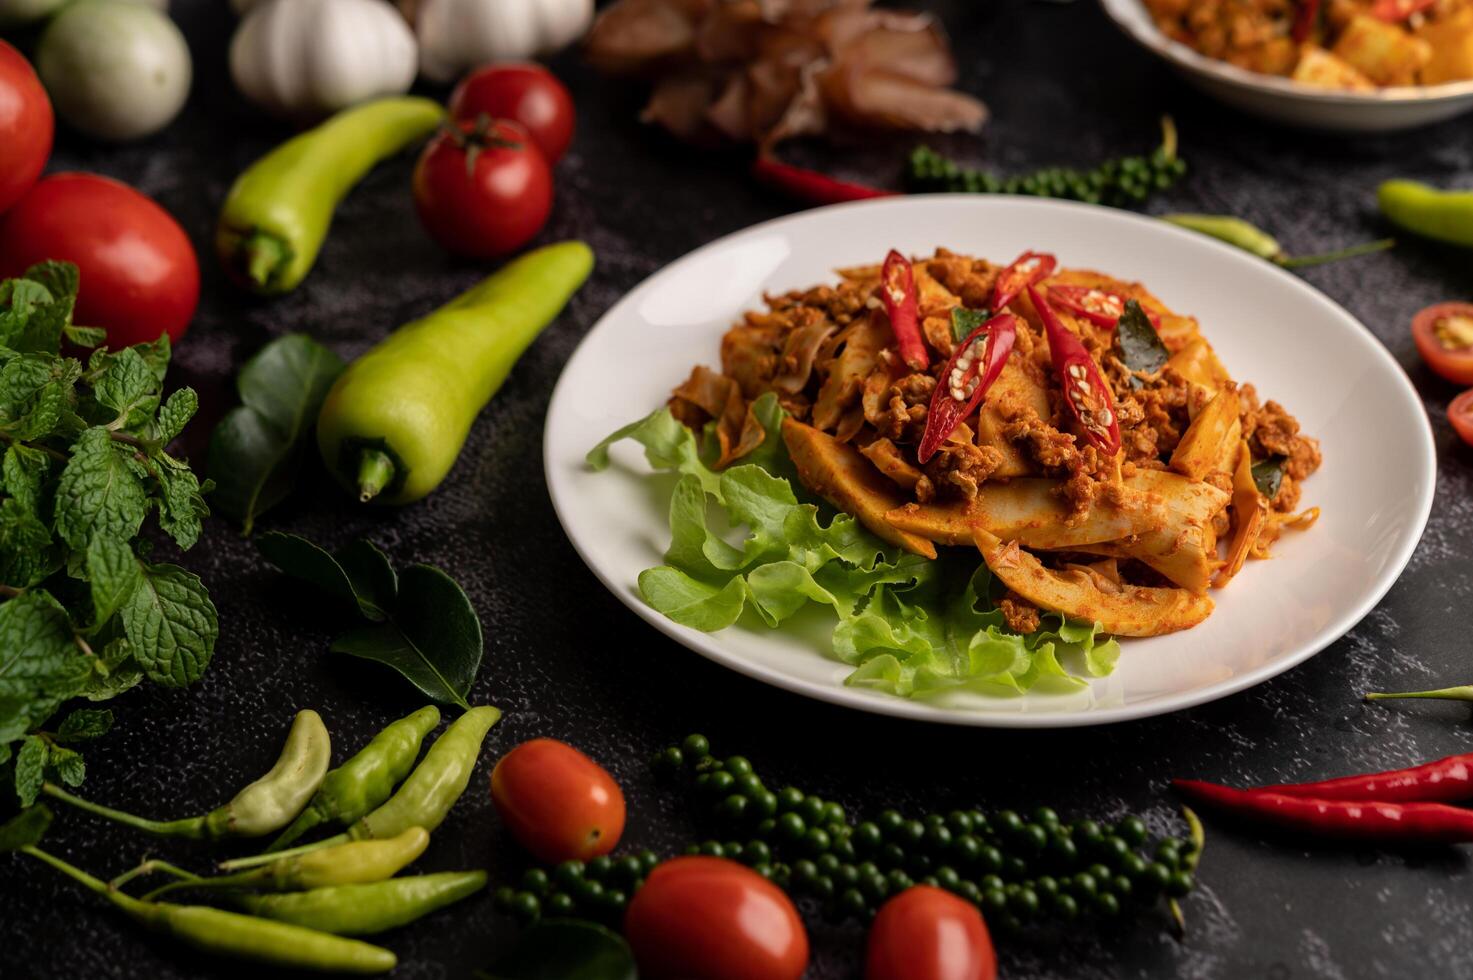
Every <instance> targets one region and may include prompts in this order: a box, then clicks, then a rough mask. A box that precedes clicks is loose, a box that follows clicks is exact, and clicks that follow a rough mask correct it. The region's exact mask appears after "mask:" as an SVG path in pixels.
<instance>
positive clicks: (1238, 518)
mask: <svg viewBox="0 0 1473 980" xmlns="http://www.w3.org/2000/svg"><path fill="white" fill-rule="evenodd" d="M1238 445H1239V446H1240V447H1241V448H1240V449H1239V450H1238V468H1237V469H1236V470H1234V471H1233V537H1232V543H1231V544H1230V545H1229V546H1228V557H1227V562H1226V563H1224V564H1223V566H1222V570H1221V571H1219V572H1218V573H1217V578H1216V580H1215V581H1213V583H1212V584H1213V585H1215V586H1217V587H1218V588H1219V589H1221V588H1224V587H1225V586H1226V585H1227V584H1228V583H1229V582H1231V581H1232V580H1233V576H1234V575H1237V574H1238V573H1239V572H1240V571H1242V570H1243V563H1244V562H1246V561H1247V560H1248V553H1249V552H1250V551H1252V550H1253V546H1254V545H1255V544H1257V543H1258V535H1259V534H1260V533H1261V532H1262V531H1263V524H1264V521H1265V520H1267V518H1268V505H1267V502H1266V501H1265V500H1264V499H1263V496H1262V494H1260V493H1259V492H1258V484H1256V483H1254V482H1253V455H1252V453H1250V452H1249V451H1248V443H1247V442H1239V444H1238Z"/></svg>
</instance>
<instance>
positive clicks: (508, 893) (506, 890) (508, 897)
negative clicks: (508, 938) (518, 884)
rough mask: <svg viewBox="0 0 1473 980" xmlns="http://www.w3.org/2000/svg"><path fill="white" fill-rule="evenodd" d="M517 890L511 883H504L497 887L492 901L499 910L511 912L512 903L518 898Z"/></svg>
mask: <svg viewBox="0 0 1473 980" xmlns="http://www.w3.org/2000/svg"><path fill="white" fill-rule="evenodd" d="M516 897H517V890H516V889H515V888H513V887H511V886H510V885H502V886H501V887H500V888H498V889H496V891H495V892H494V893H492V896H491V903H492V904H493V905H494V906H495V907H496V911H498V912H508V913H509V912H511V906H512V903H513V902H514V901H515V900H516Z"/></svg>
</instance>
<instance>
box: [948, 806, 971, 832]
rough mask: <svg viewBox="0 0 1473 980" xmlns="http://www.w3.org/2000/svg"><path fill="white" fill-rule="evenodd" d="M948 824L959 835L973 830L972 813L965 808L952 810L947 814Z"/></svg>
mask: <svg viewBox="0 0 1473 980" xmlns="http://www.w3.org/2000/svg"><path fill="white" fill-rule="evenodd" d="M946 825H947V826H948V827H950V828H951V832H952V833H953V834H955V835H957V836H961V835H963V834H970V833H971V832H972V815H971V814H970V813H967V812H966V811H964V810H952V811H951V812H950V813H948V814H947V815H946Z"/></svg>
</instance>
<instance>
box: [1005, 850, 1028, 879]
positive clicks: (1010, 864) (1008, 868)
mask: <svg viewBox="0 0 1473 980" xmlns="http://www.w3.org/2000/svg"><path fill="white" fill-rule="evenodd" d="M1002 876H1003V877H1004V878H1009V879H1012V880H1015V881H1016V880H1017V879H1019V878H1026V877H1028V862H1027V861H1024V860H1023V859H1022V858H1020V857H1018V856H1016V855H1013V854H1009V855H1008V856H1007V857H1005V858H1003V862H1002Z"/></svg>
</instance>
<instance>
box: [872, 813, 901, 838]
mask: <svg viewBox="0 0 1473 980" xmlns="http://www.w3.org/2000/svg"><path fill="white" fill-rule="evenodd" d="M875 823H876V824H877V825H878V826H879V828H880V833H882V834H884V835H885V836H886V837H892V838H893V837H897V836H899V834H900V831H901V828H902V827H904V826H905V818H904V817H902V816H901V815H900V813H899V811H897V810H886V811H885V812H883V813H881V814H880V815H879V816H878V817H876V818H875Z"/></svg>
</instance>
